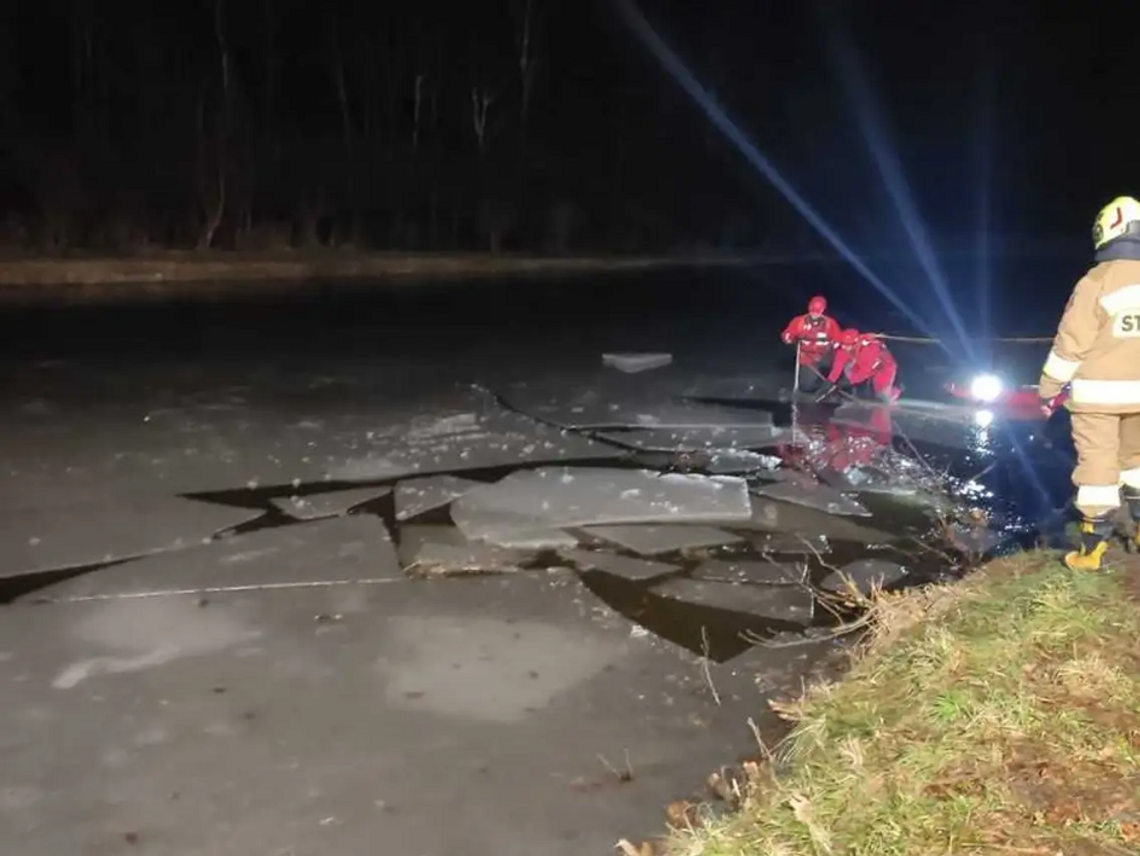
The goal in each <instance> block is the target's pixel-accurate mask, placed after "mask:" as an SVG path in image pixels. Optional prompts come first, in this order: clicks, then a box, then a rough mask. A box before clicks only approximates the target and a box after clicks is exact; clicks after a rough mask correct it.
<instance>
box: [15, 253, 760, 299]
mask: <svg viewBox="0 0 1140 856" xmlns="http://www.w3.org/2000/svg"><path fill="white" fill-rule="evenodd" d="M758 263H779V260H778V259H775V258H771V257H767V258H761V257H758V256H755V255H732V254H709V255H685V256H526V255H491V254H442V253H439V254H406V253H345V252H323V253H301V252H297V253H275V254H250V253H194V252H166V253H161V254H155V255H147V256H135V257H94V256H88V257H81V256H76V257H70V258H69V257H58V258H26V257H25V258H8V259H5V258H3V257H0V302H29V301H32V302H40V301H45V300H48V301H54V300H69V301H70V300H78V301H90V300H105V299H115V298H137V297H189V296H215V297H217V296H222V295H236V294H239V293H242V292H246V291H248V290H257V291H259V292H263V291H265V290H267V289H269V290H273V291H280V290H289V289H291V288H299V287H304V286H305V285H307V284H311V283H313V282H314V281H326V280H356V281H358V282H361V281H364V280H398V279H403V280H414V279H416V278H427V277H430V278H433V279H439V278H464V279H466V278H480V277H488V276H508V275H532V276H533V275H558V274H562V275H566V274H584V273H603V272H613V273H618V272H625V271H628V272H634V271H646V270H654V269H663V268H682V267H688V268H708V267H739V266H743V265H749V264H758Z"/></svg>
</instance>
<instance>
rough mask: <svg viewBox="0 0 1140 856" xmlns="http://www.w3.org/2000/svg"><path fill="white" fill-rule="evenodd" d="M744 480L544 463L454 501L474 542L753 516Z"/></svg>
mask: <svg viewBox="0 0 1140 856" xmlns="http://www.w3.org/2000/svg"><path fill="white" fill-rule="evenodd" d="M751 516H752V509H751V506H750V504H749V499H748V486H747V483H746V482H745V481H744V479H741V478H735V477H732V476H700V475H682V474H679V473H669V474H665V475H661V474H660V473H656V472H653V471H651V470H616V469H607V468H604V467H541V468H539V469H535V470H526V471H520V472H515V473H511V474H510V475H508V476H506V477H505V478H503V479H501V480H500V481H498V482H495V483H494V484H486V485H480V486H479V487H476V488H472V489H471V490H470V491H468V492H467V493H466V494H465V495H464V496H463V497H461V498H460V499H458V500H457V501H456V502H455V503H454V504H453V505H452V507H451V517H452V519H453V520H454V521H455V524H456V526H458V527H459V529H460V530H461V531H462V532H463V534H464V535H466V536H467V537H468V538H469V539H471V540H473V541H492V542H497V538H498V536H500V535H502V534H503V533H510V532H517V531H519V530H520V529H521V530H526V529H535V528H537V529H551V528H565V527H570V526H575V527H577V526H591V525H605V524H607V523H651V522H655V521H670V522H705V521H708V522H718V523H726V522H731V521H734V520H748V519H750V518H751Z"/></svg>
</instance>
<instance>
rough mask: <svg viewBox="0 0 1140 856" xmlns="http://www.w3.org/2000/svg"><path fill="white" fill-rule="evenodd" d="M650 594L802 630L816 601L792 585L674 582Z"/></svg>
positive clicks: (656, 588)
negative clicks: (786, 624) (761, 618)
mask: <svg viewBox="0 0 1140 856" xmlns="http://www.w3.org/2000/svg"><path fill="white" fill-rule="evenodd" d="M652 591H653V593H654V594H656V595H660V596H661V597H666V598H669V599H670V600H679V601H683V602H685V603H699V604H702V605H703V606H711V607H715V608H717V609H727V610H731V611H733V612H746V613H749V614H751V615H756V616H760V617H763V618H767V619H769V620H771V621H784V622H787V623H789V624H794V625H797V626H801V627H803V626H806V625H808V624H810V623H811V621H812V618H813V616H814V614H815V599H814V598H813V597H812V595H811V592H809V591H806V590H805V589H802V588H799V587H794V586H766V585H765V586H758V585H749V584H747V583H718V582H705V581H702V580H691V579H673V580H666V581H665V582H663V583H661V584H660V585H658V586H655V587H654V588H653V589H652Z"/></svg>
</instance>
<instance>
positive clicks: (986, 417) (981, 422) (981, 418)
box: [974, 410, 994, 430]
mask: <svg viewBox="0 0 1140 856" xmlns="http://www.w3.org/2000/svg"><path fill="white" fill-rule="evenodd" d="M974 424H975V425H977V426H978V427H979V428H982V429H983V430H984V429H986V428H989V427H990V426H991V425H993V424H994V415H993V413H991V412H990V411H988V410H979V411H977V412H976V413H975V414H974Z"/></svg>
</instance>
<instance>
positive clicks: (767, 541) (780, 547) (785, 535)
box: [748, 532, 831, 556]
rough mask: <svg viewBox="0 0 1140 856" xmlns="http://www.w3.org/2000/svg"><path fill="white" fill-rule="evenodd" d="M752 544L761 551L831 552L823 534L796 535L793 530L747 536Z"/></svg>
mask: <svg viewBox="0 0 1140 856" xmlns="http://www.w3.org/2000/svg"><path fill="white" fill-rule="evenodd" d="M748 540H749V541H751V542H752V546H753V547H755V548H756V549H757V550H759V551H760V552H761V553H789V554H794V555H801V556H807V555H812V556H814V555H816V554H818V555H821V556H822V555H824V554H825V553H830V552H831V544H829V543H828V540H827V537H826V536H824V535H807V534H803V535H798V534H796V533H794V532H769V533H767V534H763V535H761V534H754V535H751V536H749V538H748Z"/></svg>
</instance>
